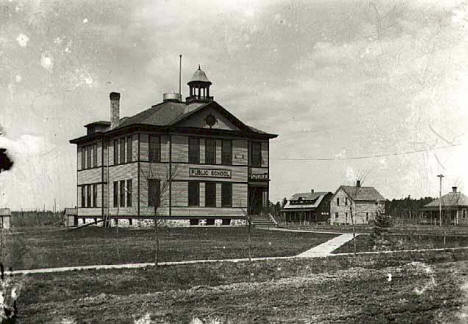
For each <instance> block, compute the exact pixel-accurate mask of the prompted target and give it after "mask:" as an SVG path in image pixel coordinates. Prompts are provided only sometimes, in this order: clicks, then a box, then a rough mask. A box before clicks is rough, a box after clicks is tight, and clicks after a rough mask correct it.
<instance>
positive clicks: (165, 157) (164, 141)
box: [161, 135, 170, 162]
mask: <svg viewBox="0 0 468 324" xmlns="http://www.w3.org/2000/svg"><path fill="white" fill-rule="evenodd" d="M169 149H170V142H169V136H167V135H161V162H169Z"/></svg>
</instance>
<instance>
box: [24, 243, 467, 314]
mask: <svg viewBox="0 0 468 324" xmlns="http://www.w3.org/2000/svg"><path fill="white" fill-rule="evenodd" d="M454 258H461V259H464V260H466V259H468V253H466V252H460V254H459V255H454V254H451V253H448V252H443V253H437V254H424V253H423V254H414V255H413V254H400V255H398V256H395V255H379V256H369V255H367V256H358V257H350V256H336V257H332V258H321V259H313V260H312V259H288V260H269V261H258V262H253V263H248V262H242V263H216V264H196V265H195V264H194V265H183V266H182V265H178V266H170V267H160V268H154V267H151V268H147V269H134V270H111V271H79V272H68V273H59V274H45V275H34V276H28V277H17V278H15V280H20V281H22V284H23V289H22V291H21V295H20V299H19V311H20V320H21V322H31V321H33V322H34V323H59V322H61V321H62V320H63V319H64V318H67V319H69V320H76V321H77V323H134V320H135V319H140V318H142V317H145V316H146V317H147V318H149V319H151V323H189V322H190V321H191V320H193V319H194V318H198V319H200V320H202V321H203V322H204V323H211V322H210V321H213V322H214V321H215V320H218V322H217V323H252V322H256V323H272V322H273V323H278V322H281V323H284V322H288V323H298V322H299V323H303V322H306V323H317V322H327V323H337V322H343V323H355V322H362V323H367V322H372V323H375V322H379V323H382V322H389V321H396V322H405V323H434V322H441V323H442V322H444V323H453V322H457V321H458V319H459V317H460V316H461V312H462V311H464V308H462V306H463V305H464V304H466V297H467V296H466V295H465V293H466V291H465V290H466V287H467V285H466V282H468V277H467V275H468V272H467V271H466V269H467V268H468V261H458V262H450V261H452V260H453V259H454ZM413 260H419V262H414V261H413ZM421 261H422V262H421ZM145 323H146V322H145ZM147 323H149V322H147Z"/></svg>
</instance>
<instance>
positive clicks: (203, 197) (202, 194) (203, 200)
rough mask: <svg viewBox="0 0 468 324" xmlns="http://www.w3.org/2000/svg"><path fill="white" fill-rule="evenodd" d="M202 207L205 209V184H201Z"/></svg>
mask: <svg viewBox="0 0 468 324" xmlns="http://www.w3.org/2000/svg"><path fill="white" fill-rule="evenodd" d="M200 207H205V183H204V182H200Z"/></svg>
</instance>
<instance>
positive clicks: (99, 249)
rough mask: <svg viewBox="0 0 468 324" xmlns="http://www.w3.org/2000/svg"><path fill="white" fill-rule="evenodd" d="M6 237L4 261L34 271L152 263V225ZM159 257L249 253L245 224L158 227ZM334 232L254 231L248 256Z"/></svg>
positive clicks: (291, 251)
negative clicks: (37, 269) (238, 225)
mask: <svg viewBox="0 0 468 324" xmlns="http://www.w3.org/2000/svg"><path fill="white" fill-rule="evenodd" d="M18 231H20V232H16V233H15V232H13V233H11V234H9V235H6V236H5V239H6V240H5V241H6V243H7V248H6V249H5V251H2V253H6V256H5V257H4V260H5V261H4V264H6V265H7V267H12V268H13V269H17V270H19V269H34V268H46V267H47V268H50V267H62V266H79V265H95V264H120V263H134V262H135V263H136V262H154V243H153V237H154V232H153V230H150V229H138V230H135V229H122V228H120V229H116V228H111V229H103V228H98V227H88V228H83V229H80V230H75V231H68V230H63V229H59V228H55V227H40V228H39V227H33V228H20V229H18ZM159 234H160V257H159V261H161V262H162V261H183V260H199V259H228V258H246V257H248V243H247V230H246V228H245V227H238V228H236V227H230V228H227V227H198V228H167V227H165V228H160V229H159ZM333 237H334V235H329V234H313V233H288V232H274V231H267V230H260V229H254V230H253V231H252V256H253V257H263V256H292V255H296V254H298V253H300V252H303V251H305V250H307V249H310V248H312V247H314V246H316V245H318V244H320V243H323V242H325V241H327V240H329V239H331V238H333Z"/></svg>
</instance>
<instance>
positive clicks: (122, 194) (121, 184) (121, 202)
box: [120, 180, 125, 207]
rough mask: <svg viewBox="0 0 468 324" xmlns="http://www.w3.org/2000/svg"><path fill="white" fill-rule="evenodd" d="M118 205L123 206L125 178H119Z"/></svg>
mask: <svg viewBox="0 0 468 324" xmlns="http://www.w3.org/2000/svg"><path fill="white" fill-rule="evenodd" d="M120 207H125V180H120Z"/></svg>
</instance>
